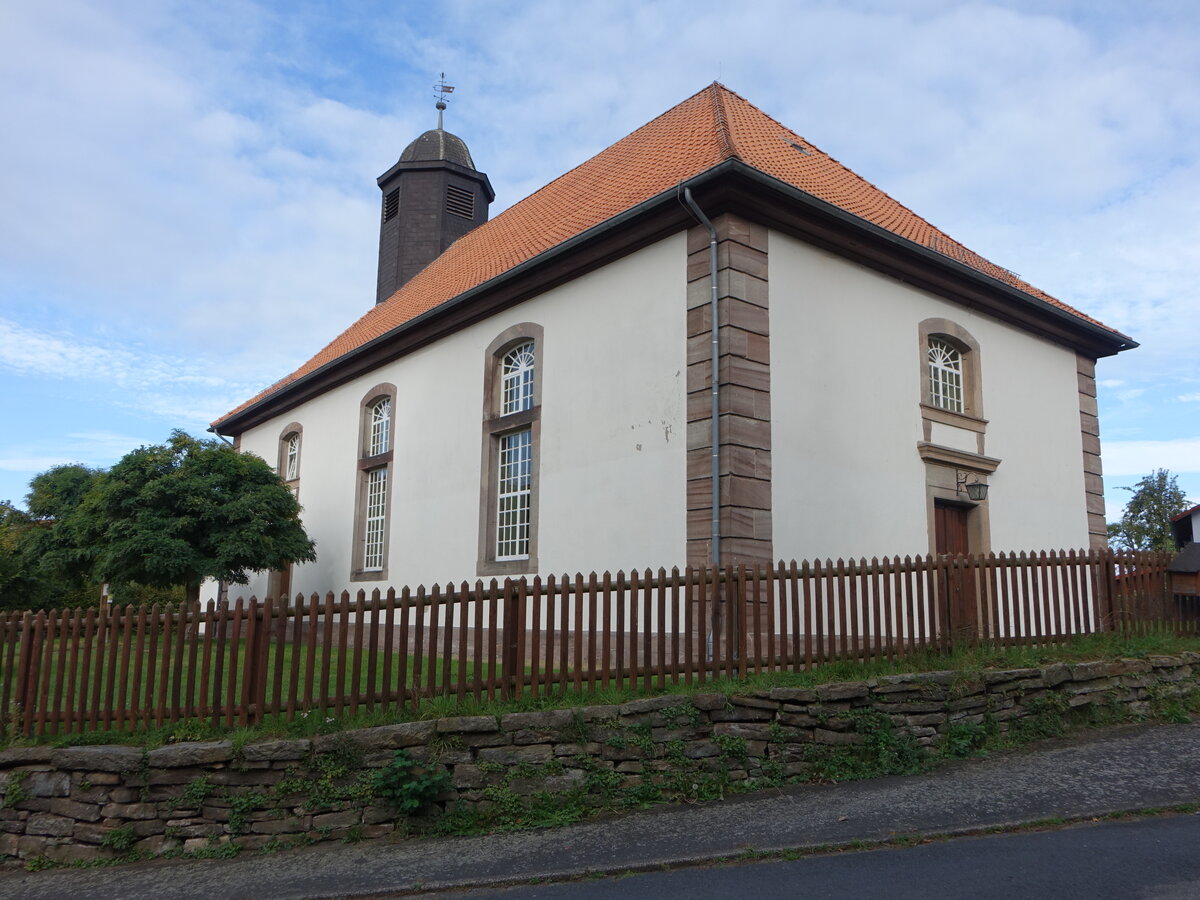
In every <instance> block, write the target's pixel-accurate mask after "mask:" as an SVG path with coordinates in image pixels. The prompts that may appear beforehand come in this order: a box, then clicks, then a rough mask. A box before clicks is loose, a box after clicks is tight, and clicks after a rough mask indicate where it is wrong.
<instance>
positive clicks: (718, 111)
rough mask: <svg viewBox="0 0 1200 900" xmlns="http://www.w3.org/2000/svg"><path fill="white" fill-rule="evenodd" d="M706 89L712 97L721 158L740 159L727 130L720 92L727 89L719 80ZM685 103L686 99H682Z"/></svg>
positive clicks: (727, 123)
mask: <svg viewBox="0 0 1200 900" xmlns="http://www.w3.org/2000/svg"><path fill="white" fill-rule="evenodd" d="M706 90H708V91H710V92H711V94H710V96H711V97H712V107H713V119H714V120H715V122H716V125H717V138H718V140H719V141H720V147H721V159H723V160H726V159H740V158H741V157H740V156H739V155H738V152H737V149H736V148H735V147H734V146H733V133H732V132H731V131H730V130H729V122H728V120H727V119H726V118H725V103H724V101H723V100H722V97H721V94H722V92H723V91H728V90H729V89H728V88H727V87H725V85H723V84H721V82H719V81H714V82H713V83H712V84H710V85H709V86H708V87H707V88H706ZM684 102H685V103H686V102H687V101H684Z"/></svg>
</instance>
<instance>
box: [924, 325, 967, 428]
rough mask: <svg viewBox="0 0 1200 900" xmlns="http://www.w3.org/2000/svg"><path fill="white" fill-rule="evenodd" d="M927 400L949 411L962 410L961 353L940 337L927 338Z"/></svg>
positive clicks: (958, 411)
mask: <svg viewBox="0 0 1200 900" xmlns="http://www.w3.org/2000/svg"><path fill="white" fill-rule="evenodd" d="M929 402H930V403H931V404H933V405H934V406H937V407H940V408H942V409H948V410H950V411H951V412H957V413H961V412H962V411H963V365H962V353H961V352H960V351H959V350H958V348H957V347H955V346H953V345H952V344H949V343H947V342H946V341H943V340H941V339H940V338H930V339H929Z"/></svg>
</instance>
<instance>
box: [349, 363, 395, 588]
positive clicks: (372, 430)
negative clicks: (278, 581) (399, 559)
mask: <svg viewBox="0 0 1200 900" xmlns="http://www.w3.org/2000/svg"><path fill="white" fill-rule="evenodd" d="M395 406H396V387H395V385H391V384H379V385H376V386H375V387H373V388H371V390H369V391H367V394H366V396H365V397H364V398H363V403H362V411H361V420H362V421H361V425H360V429H359V433H360V435H361V437H360V440H359V450H358V491H357V494H356V497H355V513H354V558H353V562H352V564H351V572H350V577H351V579H352V580H354V581H378V580H382V579H385V578H387V567H388V531H389V527H388V526H389V521H390V516H391V482H392V478H391V468H392V457H393V450H392V448H393V447H394V445H395V438H394V432H395V420H394V411H395Z"/></svg>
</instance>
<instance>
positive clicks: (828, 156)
mask: <svg viewBox="0 0 1200 900" xmlns="http://www.w3.org/2000/svg"><path fill="white" fill-rule="evenodd" d="M713 83H714V84H718V85H719V86H720V87H721V88H722V89H723V90H724V91H725V92H726V93H727V94H731V95H733V96H734V97H736V98H737V99H738V100H741V101H742V102H743V103H745V104H746V105H747V106H749V107H750V108H751V109H753V110H754V111H755V112H758V113H761V114H762V115H763V116H764V117H765V118H767V119H769V120H770V121H771V123H772V124H774V125H778V126H779V127H780V129H782V130H783V131H785V132H786V133H787V134H788V135H789V136H791V137H794V138H795V139H796V140H798V141H803V142H804V144H805V145H806V146H808V147H810V148H811V149H813V150H815V151H816V152H817V153H820V154H821V155H822V156H824V157H825V158H826V159H828V160H829V161H830V162H832V163H836V164H837V165H838V166H840V167H841V168H843V169H845V170H846V172H848V173H849V174H850V175H851V176H853V177H854V178H855V179H856V180H858V181H861V182H862V183H863V184H865V185H867V186H868V187H870V188H871V189H872V190H875V191H878V192H879V193H880V194H882V195H883V196H885V197H887V198H888V199H889V200H891V201H892V202H893V203H895V204H896V205H897V206H899V207H900V208H901V209H903V210H904V211H905V212H908V213H911V214H912V215H913V216H914V217H915V218H917V219H920V220H921V221H922V222H924V223H925V224H926V225H928V226H929V227H930V228H932V229H933V230H934V231H936V232H938V233H939V234H941V235H943V236H944V237H945V238H946V239H947V240H949V241H950V242H951V243H953V244H958V246H959V247H961V248H962V249H963V250H966V251H968V252H972V253H973V252H974V251H972V250H971V248H970V247H967V246H966V245H965V244H962V243H959V242H958V241H956V240H954V238H952V237H950V235H949V234H947V233H946V232H945V231H943V230H942V229H941V228H939V227H938V226H936V225H934V224H933V223H932V222H930V221H929V220H928V219H926V218H925V217H924V216H922V215H921V214H920V213H917V212H915V211H913V210H912V209H909V207H908V205H907V204H904V203H901V202H900V201H899V200H897V199H896V198H895V197H893V196H892V195H891V194H889V193H888V192H887V191H885V190H884V189H883V188H881V187H879V185H877V184H875V182H873V181H871V180H870V179H869V178H864V177H863V176H861V175H859V174H858V172H856V171H854V169H852V168H850V167H849V166H848V165H846V164H845V163H844V162H842V161H841V160H840V159H838V158H837V157H835V156H832V155H831V154H829V153H826V152H825V151H824V150H822V149H821V148H820V147H818V146H817V145H816V144H814V143H813V142H812V141H810V140H809V139H808V138H806V137H804V136H803V135H801V134H797V133H796V132H795V131H793V130H792V129H791V128H789V127H788V126H786V125H784V124H783V123H782V122H780V121H779V120H778V119H777V118H775V117H774V116H773V115H771V114H770V113H769V112H767V111H766V110H764V109H763V108H762V107H760V106H758V105H757V104H755V103H753V102H752V101H750V100H747V99H746V98H745V97H743V96H742V95H741V94H739V93H738V92H737V91H733V90H730V89H729V88H727V87H725V85H723V84H719V83H718V82H713ZM993 265H995V263H993ZM997 268H1002V267H1001V266H997Z"/></svg>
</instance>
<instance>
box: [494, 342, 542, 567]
mask: <svg viewBox="0 0 1200 900" xmlns="http://www.w3.org/2000/svg"><path fill="white" fill-rule="evenodd" d="M542 355H543V354H542V328H541V326H540V325H535V324H533V323H529V322H526V323H522V324H520V325H514V326H513V327H512V328H509V329H507V330H506V331H504V333H503V334H501V335H500V336H499V337H497V338H496V340H494V341H493V342H492V344H491V346H489V347H488V349H487V352H486V354H485V357H484V417H483V456H482V468H483V473H482V478H481V479H480V516H479V568H478V573H479V574H480V575H507V574H517V573H522V572H533V571H536V570H537V520H538V515H537V510H538V448H539V444H540V440H541V396H542V392H541V384H542V368H543V366H542Z"/></svg>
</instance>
